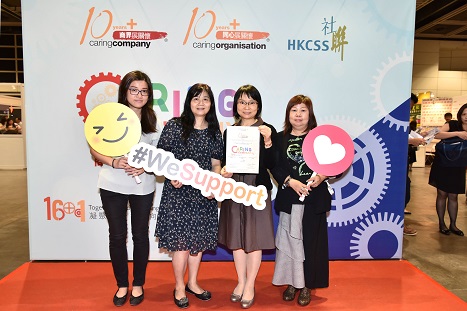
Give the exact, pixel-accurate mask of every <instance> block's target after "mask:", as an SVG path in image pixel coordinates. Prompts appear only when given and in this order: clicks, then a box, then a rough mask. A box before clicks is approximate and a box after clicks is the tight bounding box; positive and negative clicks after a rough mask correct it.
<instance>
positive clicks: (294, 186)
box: [289, 178, 309, 196]
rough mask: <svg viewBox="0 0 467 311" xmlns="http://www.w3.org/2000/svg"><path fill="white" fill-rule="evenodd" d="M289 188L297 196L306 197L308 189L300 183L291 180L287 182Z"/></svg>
mask: <svg viewBox="0 0 467 311" xmlns="http://www.w3.org/2000/svg"><path fill="white" fill-rule="evenodd" d="M289 187H290V188H292V189H293V190H294V191H295V192H296V193H297V194H298V196H301V195H305V196H307V195H308V192H309V189H308V188H307V186H306V185H305V184H303V183H302V182H301V181H299V180H296V179H293V178H291V179H290V181H289Z"/></svg>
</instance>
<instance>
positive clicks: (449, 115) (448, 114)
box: [444, 112, 452, 118]
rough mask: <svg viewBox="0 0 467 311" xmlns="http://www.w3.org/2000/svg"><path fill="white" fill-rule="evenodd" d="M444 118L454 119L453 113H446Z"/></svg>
mask: <svg viewBox="0 0 467 311" xmlns="http://www.w3.org/2000/svg"><path fill="white" fill-rule="evenodd" d="M444 117H445V118H446V117H451V118H452V113H450V112H446V113H445V114H444Z"/></svg>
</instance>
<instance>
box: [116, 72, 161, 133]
mask: <svg viewBox="0 0 467 311" xmlns="http://www.w3.org/2000/svg"><path fill="white" fill-rule="evenodd" d="M133 81H145V82H146V83H147V84H148V101H147V102H146V104H145V105H144V106H143V108H141V130H142V131H143V133H145V134H148V133H155V132H157V128H156V123H157V117H156V113H155V112H154V109H153V108H152V105H153V100H154V93H153V89H152V83H151V79H149V77H148V75H147V74H145V73H144V72H142V71H139V70H134V71H130V72H129V73H127V74H126V75H125V76H124V77H123V79H122V82H121V83H120V86H119V87H118V102H119V103H121V104H124V105H125V106H127V107H129V103H128V99H127V94H128V88H129V87H130V85H131V83H132V82H133Z"/></svg>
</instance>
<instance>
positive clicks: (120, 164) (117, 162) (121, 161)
mask: <svg viewBox="0 0 467 311" xmlns="http://www.w3.org/2000/svg"><path fill="white" fill-rule="evenodd" d="M112 162H113V168H120V169H127V168H129V167H131V166H129V165H128V158H126V157H121V158H118V159H113V160H112Z"/></svg>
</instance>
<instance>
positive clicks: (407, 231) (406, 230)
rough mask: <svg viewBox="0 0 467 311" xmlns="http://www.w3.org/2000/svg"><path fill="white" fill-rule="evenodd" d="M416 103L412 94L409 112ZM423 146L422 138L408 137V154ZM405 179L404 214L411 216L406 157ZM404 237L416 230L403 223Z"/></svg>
mask: <svg viewBox="0 0 467 311" xmlns="http://www.w3.org/2000/svg"><path fill="white" fill-rule="evenodd" d="M417 102H418V97H417V95H415V94H414V93H412V94H411V95H410V110H412V108H413V106H414V105H415V104H416V103H417ZM424 144H425V139H423V138H412V137H409V146H408V148H409V153H410V148H413V147H415V148H417V147H418V146H420V145H424ZM407 157H408V159H407V179H406V183H405V208H404V214H412V213H411V212H410V211H409V210H407V208H406V207H407V204H408V203H409V201H410V183H411V181H410V177H409V170H410V169H409V163H410V156H409V155H408V156H407ZM403 233H404V235H417V230H415V229H414V228H412V227H410V226H409V225H406V224H405V222H404V230H403Z"/></svg>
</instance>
